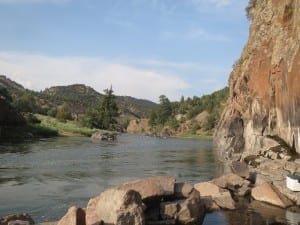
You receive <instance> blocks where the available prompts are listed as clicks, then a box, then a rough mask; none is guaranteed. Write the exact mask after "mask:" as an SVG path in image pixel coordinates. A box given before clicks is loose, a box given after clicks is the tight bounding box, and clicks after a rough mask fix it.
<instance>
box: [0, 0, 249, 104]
mask: <svg viewBox="0 0 300 225" xmlns="http://www.w3.org/2000/svg"><path fill="white" fill-rule="evenodd" d="M247 3H248V0H0V27H1V34H0V74H4V75H6V76H8V77H9V78H11V79H13V80H16V81H17V82H20V83H21V84H23V85H24V86H25V87H26V88H30V89H34V90H38V91H39V90H43V89H45V88H47V87H50V86H54V85H68V84H73V83H83V84H86V85H89V86H91V87H93V88H94V89H96V90H97V91H100V92H102V91H103V89H105V88H107V87H109V86H110V85H111V84H112V85H113V88H114V90H115V93H116V94H117V95H130V96H133V97H138V98H145V99H150V100H153V101H157V100H158V96H159V95H161V94H165V95H166V96H167V97H169V98H170V99H171V100H178V99H179V98H180V96H182V95H183V96H191V97H192V96H194V95H197V96H201V95H203V94H208V93H211V92H212V91H215V90H218V89H220V88H223V87H225V86H226V85H227V80H228V76H229V73H230V71H231V70H232V65H233V64H234V62H235V61H236V60H237V59H238V58H239V56H240V54H241V51H242V48H243V46H244V45H245V43H246V40H247V37H248V27H249V22H248V21H247V19H246V16H245V10H244V9H245V7H246V5H247Z"/></svg>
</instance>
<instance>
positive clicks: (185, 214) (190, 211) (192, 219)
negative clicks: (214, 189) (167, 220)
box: [176, 192, 205, 225]
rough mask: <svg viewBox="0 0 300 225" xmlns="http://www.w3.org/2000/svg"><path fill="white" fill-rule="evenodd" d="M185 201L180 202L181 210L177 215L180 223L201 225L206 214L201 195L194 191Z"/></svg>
mask: <svg viewBox="0 0 300 225" xmlns="http://www.w3.org/2000/svg"><path fill="white" fill-rule="evenodd" d="M194 193H195V194H193V195H192V196H190V197H189V198H188V199H186V200H185V201H182V202H181V203H180V204H179V209H180V210H179V212H178V213H177V215H176V217H177V220H178V222H179V224H194V225H201V224H202V222H203V219H204V216H205V208H204V205H203V204H201V200H200V195H199V193H198V195H197V192H194Z"/></svg>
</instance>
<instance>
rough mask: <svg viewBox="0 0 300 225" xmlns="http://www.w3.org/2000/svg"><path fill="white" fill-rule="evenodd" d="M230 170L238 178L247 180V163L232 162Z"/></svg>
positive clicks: (248, 174)
mask: <svg viewBox="0 0 300 225" xmlns="http://www.w3.org/2000/svg"><path fill="white" fill-rule="evenodd" d="M231 170H232V172H233V173H235V174H237V175H238V176H240V177H242V178H245V179H248V178H249V176H250V173H249V169H248V165H247V163H245V162H243V161H234V162H232V163H231Z"/></svg>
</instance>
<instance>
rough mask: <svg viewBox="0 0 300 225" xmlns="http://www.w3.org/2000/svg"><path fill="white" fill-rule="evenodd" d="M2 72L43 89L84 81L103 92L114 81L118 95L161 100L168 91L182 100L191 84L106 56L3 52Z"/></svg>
mask: <svg viewBox="0 0 300 225" xmlns="http://www.w3.org/2000/svg"><path fill="white" fill-rule="evenodd" d="M0 74H4V75H7V76H8V77H9V78H11V79H13V80H15V81H17V82H19V83H21V84H23V85H24V86H25V87H26V88H30V89H34V90H42V89H45V88H47V87H50V86H56V85H68V84H74V83H83V84H86V85H89V86H91V87H93V88H95V89H96V90H97V91H100V92H102V90H104V89H105V88H107V87H109V86H110V85H111V84H112V85H113V87H114V90H115V92H116V94H117V95H130V96H133V97H138V98H145V99H150V100H153V101H157V99H158V96H159V95H161V94H165V95H166V96H168V97H169V98H170V99H172V100H175V99H179V97H180V96H181V93H182V92H183V91H184V90H186V89H188V88H189V85H188V84H187V83H186V82H185V81H183V80H182V79H180V78H179V77H178V76H176V75H174V74H168V73H162V72H159V71H155V70H151V69H141V68H138V67H134V66H130V65H128V64H122V63H115V62H109V61H106V60H104V59H102V58H88V57H50V56H45V55H39V54H27V53H18V52H0Z"/></svg>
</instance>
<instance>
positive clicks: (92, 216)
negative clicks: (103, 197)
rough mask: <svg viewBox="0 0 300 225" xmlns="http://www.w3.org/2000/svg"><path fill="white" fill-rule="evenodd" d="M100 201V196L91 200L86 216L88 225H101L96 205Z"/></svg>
mask: <svg viewBox="0 0 300 225" xmlns="http://www.w3.org/2000/svg"><path fill="white" fill-rule="evenodd" d="M99 200H100V195H98V196H97V197H95V198H92V199H90V200H89V202H88V204H87V207H86V215H85V219H86V225H100V222H101V221H99V218H98V215H97V213H96V205H97V202H98V201H99Z"/></svg>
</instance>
